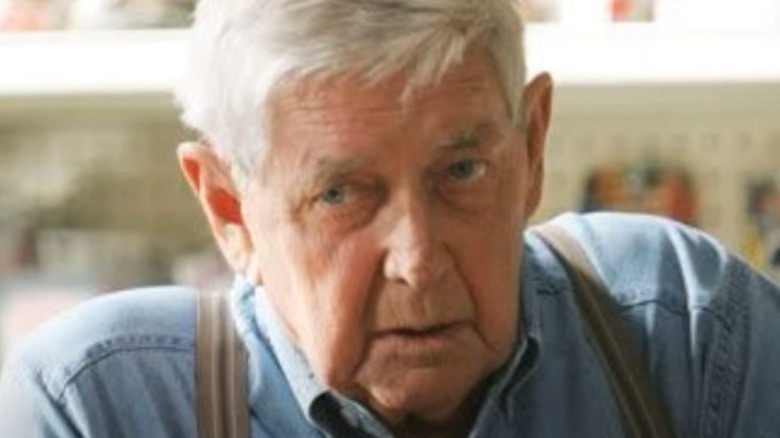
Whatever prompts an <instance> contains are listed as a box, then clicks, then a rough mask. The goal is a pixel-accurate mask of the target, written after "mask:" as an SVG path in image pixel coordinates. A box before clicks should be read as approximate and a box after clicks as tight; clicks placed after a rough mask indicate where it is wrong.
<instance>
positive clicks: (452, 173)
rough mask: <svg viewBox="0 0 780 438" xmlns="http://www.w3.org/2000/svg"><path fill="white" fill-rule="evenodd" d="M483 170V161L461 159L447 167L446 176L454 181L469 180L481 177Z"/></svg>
mask: <svg viewBox="0 0 780 438" xmlns="http://www.w3.org/2000/svg"><path fill="white" fill-rule="evenodd" d="M485 170H486V169H485V163H480V162H478V161H474V160H463V161H458V162H457V163H455V164H452V165H450V166H449V167H447V176H448V177H449V178H451V179H453V180H456V181H461V182H469V181H473V180H475V179H478V178H479V177H481V176H482V175H483V174H484V173H485Z"/></svg>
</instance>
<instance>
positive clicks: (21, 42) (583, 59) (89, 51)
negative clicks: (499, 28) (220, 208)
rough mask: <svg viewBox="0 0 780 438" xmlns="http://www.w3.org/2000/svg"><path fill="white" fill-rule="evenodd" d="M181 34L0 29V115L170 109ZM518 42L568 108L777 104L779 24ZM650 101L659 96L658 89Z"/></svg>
mask: <svg viewBox="0 0 780 438" xmlns="http://www.w3.org/2000/svg"><path fill="white" fill-rule="evenodd" d="M186 37H187V31H186V30H159V31H113V32H112V31H107V32H51V33H38V34H34V33H31V34H0V60H2V68H0V113H2V114H3V115H4V116H7V115H8V114H11V113H14V114H16V113H18V112H19V111H21V112H25V111H27V112H29V111H37V110H39V109H49V110H53V111H59V110H62V109H65V108H71V107H75V108H84V107H100V106H108V107H112V108H113V109H136V110H137V109H144V108H152V107H153V108H156V109H158V110H166V111H170V110H171V108H172V101H171V89H172V86H173V84H174V83H175V81H176V80H177V78H178V77H179V74H180V69H181V68H182V65H183V61H184V55H185V53H184V44H185V39H186ZM526 47H527V53H528V65H529V70H530V71H531V72H537V71H542V70H545V71H550V72H551V73H552V74H553V77H554V78H555V80H556V82H557V84H558V85H559V90H560V93H559V94H558V96H559V98H560V100H561V101H562V102H564V104H566V105H568V104H571V105H570V106H571V107H572V108H575V109H577V108H580V107H581V106H587V105H589V104H590V103H589V102H591V100H592V96H591V93H595V92H598V93H599V96H601V97H602V98H601V99H600V100H601V101H602V102H608V101H612V102H613V103H615V104H619V103H620V102H621V101H630V100H634V99H628V98H627V97H626V95H625V94H624V92H625V91H626V90H628V91H631V92H639V93H640V95H638V96H636V97H641V98H643V99H650V100H651V101H652V100H653V99H655V100H656V101H658V98H657V93H655V91H657V90H659V89H661V90H670V91H674V93H672V94H675V96H676V97H677V98H680V97H681V96H682V97H684V96H685V93H688V94H690V93H693V94H690V96H688V97H689V98H690V99H694V100H695V99H700V98H705V100H706V98H707V96H709V95H711V94H712V93H711V91H712V89H713V88H712V87H721V86H723V85H724V84H725V85H728V86H730V87H732V88H731V89H730V90H731V91H729V92H728V93H726V95H727V96H729V98H739V97H740V96H741V95H743V94H745V93H744V92H743V90H742V89H743V88H744V89H745V90H746V91H745V92H746V93H747V94H749V95H750V96H749V98H750V99H753V98H758V99H759V100H761V99H763V100H765V101H766V104H769V105H771V104H773V102H780V32H778V33H731V34H724V33H714V32H709V33H707V32H699V33H694V32H687V33H685V32H677V33H674V32H670V31H669V30H664V29H661V28H659V27H657V26H651V25H616V26H613V27H607V28H594V29H577V30H566V29H564V28H562V27H560V26H555V25H532V26H530V27H529V29H528V31H527V39H526ZM702 87H704V88H702ZM734 87H736V88H734ZM756 87H761V89H760V90H759V89H758V88H756ZM643 89H644V90H645V91H644V92H643V91H642V90H643ZM648 89H650V90H655V91H652V92H649V91H646V90H648ZM682 89H685V90H687V91H685V92H683V93H682V94H679V93H677V90H682ZM691 90H692V91H691ZM767 90H769V91H767ZM605 92H606V94H607V95H606V97H605V95H604V93H605ZM610 93H612V95H613V97H611V98H610V97H609V94H610ZM641 93H645V94H641ZM667 94H669V93H667ZM661 95H662V96H663V95H664V93H661ZM751 101H752V100H751ZM657 103H658V104H659V105H666V104H667V102H665V101H664V100H663V97H662V98H661V100H660V101H658V102H657ZM746 103H747V102H746ZM705 104H706V102H705ZM618 106H620V105H618Z"/></svg>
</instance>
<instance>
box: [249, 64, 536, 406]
mask: <svg viewBox="0 0 780 438" xmlns="http://www.w3.org/2000/svg"><path fill="white" fill-rule="evenodd" d="M403 88H404V77H403V75H401V74H399V75H396V76H393V77H390V78H388V79H387V80H384V81H381V82H379V83H377V84H375V85H371V86H369V85H366V84H365V83H364V82H362V81H360V80H358V79H353V78H341V79H338V80H329V81H324V82H315V81H307V80H299V81H297V82H292V83H290V84H287V85H284V86H282V88H280V89H279V90H278V93H276V94H275V97H274V105H273V106H272V111H271V112H272V122H271V126H272V130H271V131H272V132H271V133H270V134H269V135H270V149H269V152H268V154H269V155H268V156H267V160H266V161H265V162H264V165H263V169H262V172H261V170H260V169H258V170H257V172H256V175H257V176H256V177H254V178H253V179H252V180H251V181H250V183H249V185H248V188H247V191H246V192H245V194H244V196H243V198H242V199H241V208H242V214H243V223H244V224H245V226H246V230H247V232H248V235H249V236H250V237H251V241H252V245H253V250H252V254H251V259H252V263H251V265H254V266H258V267H259V269H258V271H259V272H254V273H253V272H250V273H248V274H249V276H250V277H253V278H250V280H254V281H256V282H258V283H262V284H264V285H265V289H266V291H267V293H268V296H269V298H270V300H271V302H272V303H273V305H274V307H275V308H276V311H277V313H278V314H279V316H280V319H281V321H282V323H283V325H284V328H285V329H286V330H287V332H288V334H289V335H290V336H291V338H292V339H293V341H294V342H295V343H296V344H297V345H298V347H299V348H300V349H301V350H302V351H303V352H304V354H305V356H306V357H307V358H308V360H309V362H310V365H311V367H312V368H313V370H314V372H315V374H316V375H317V377H318V378H319V380H320V381H321V382H323V383H324V384H325V385H327V386H328V387H330V388H332V389H335V390H337V391H339V392H341V393H344V394H346V395H348V396H351V397H354V398H356V399H358V400H362V401H364V402H366V403H368V404H369V405H370V406H371V407H372V408H374V409H375V410H377V411H379V412H380V414H382V415H383V416H384V417H385V418H392V417H394V416H403V415H405V414H414V415H419V416H421V417H423V418H426V419H429V420H436V419H437V418H444V417H445V416H447V415H451V414H452V413H453V412H454V409H455V408H457V407H458V406H459V405H460V404H461V403H463V402H464V400H466V399H467V398H468V396H469V394H471V393H472V391H473V390H474V389H475V388H476V387H477V386H478V383H479V382H480V381H482V380H483V379H484V378H485V377H486V376H487V375H489V374H490V373H491V372H493V371H495V370H496V369H497V368H498V367H499V366H500V365H502V364H503V363H504V362H505V361H506V360H507V358H508V356H509V355H510V353H511V352H512V349H513V346H514V343H515V337H516V327H517V319H518V297H519V295H518V286H519V285H518V273H519V265H520V261H521V256H522V254H521V246H522V245H521V243H520V235H521V231H522V229H523V227H524V224H525V220H526V218H527V216H528V215H529V214H530V213H531V212H532V210H533V209H534V208H535V205H536V203H537V202H538V190H539V179H540V178H541V175H540V174H541V170H540V167H541V166H540V158H539V157H538V156H537V155H539V154H538V153H537V154H536V155H534V153H533V151H529V149H528V148H527V146H526V144H525V137H524V136H523V134H522V132H521V130H520V129H518V128H517V127H515V126H514V125H513V123H512V120H511V119H510V116H509V114H508V112H507V109H506V103H505V100H504V97H503V94H502V91H501V88H500V84H499V81H498V80H497V76H496V74H495V71H494V67H493V65H492V62H491V61H490V60H489V58H488V57H487V56H484V55H481V54H479V53H476V52H475V53H472V54H471V55H469V57H468V58H467V59H466V62H464V64H462V65H461V66H459V67H456V68H454V69H452V70H451V71H450V72H449V73H447V74H446V75H445V76H444V77H443V79H442V80H441V81H440V82H439V83H437V84H435V85H432V86H428V87H423V88H421V89H417V90H416V91H415V92H414V94H413V97H412V98H411V100H409V101H407V102H405V103H401V101H400V100H399V96H400V95H401V93H402V91H403Z"/></svg>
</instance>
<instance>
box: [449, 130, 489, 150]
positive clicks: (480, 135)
mask: <svg viewBox="0 0 780 438" xmlns="http://www.w3.org/2000/svg"><path fill="white" fill-rule="evenodd" d="M490 132H491V128H490V127H489V126H488V125H487V124H480V125H477V126H474V127H471V128H467V129H463V130H460V131H458V132H456V133H455V134H454V135H451V136H450V137H448V138H447V139H446V140H444V141H442V142H441V143H439V145H438V146H439V149H442V150H452V151H458V150H464V149H476V148H478V147H480V146H481V145H482V144H484V141H483V140H484V139H485V137H489V136H490Z"/></svg>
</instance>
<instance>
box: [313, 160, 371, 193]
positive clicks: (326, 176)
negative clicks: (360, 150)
mask: <svg viewBox="0 0 780 438" xmlns="http://www.w3.org/2000/svg"><path fill="white" fill-rule="evenodd" d="M369 161H370V160H369V159H368V158H367V157H362V156H353V157H347V158H343V159H342V158H334V157H327V156H326V157H320V158H318V159H317V161H316V162H315V164H314V165H313V166H312V167H311V168H310V169H311V170H310V169H298V170H299V171H300V172H301V175H300V179H299V181H300V182H301V183H302V184H301V187H306V188H311V187H316V186H317V185H318V184H321V183H323V182H328V181H332V180H335V179H339V178H342V177H345V176H347V175H351V174H353V173H355V172H357V171H358V170H360V169H362V168H364V167H365V166H366V165H367V164H368V163H369Z"/></svg>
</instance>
